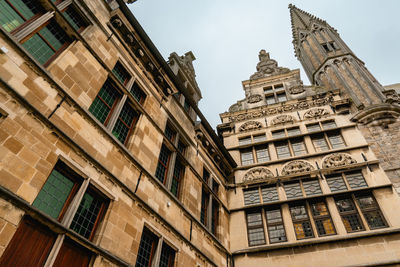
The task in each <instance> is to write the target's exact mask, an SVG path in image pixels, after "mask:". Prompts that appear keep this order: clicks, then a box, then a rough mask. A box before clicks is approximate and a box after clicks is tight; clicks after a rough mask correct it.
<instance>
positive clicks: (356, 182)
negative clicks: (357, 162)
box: [345, 171, 368, 189]
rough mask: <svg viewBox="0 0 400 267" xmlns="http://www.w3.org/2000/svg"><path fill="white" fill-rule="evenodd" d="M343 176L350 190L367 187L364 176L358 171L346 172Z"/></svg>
mask: <svg viewBox="0 0 400 267" xmlns="http://www.w3.org/2000/svg"><path fill="white" fill-rule="evenodd" d="M345 176H346V179H347V182H348V183H349V186H350V188H351V189H356V188H363V187H368V185H367V183H366V182H365V179H364V176H363V175H362V173H361V172H360V171H357V172H347V173H345Z"/></svg>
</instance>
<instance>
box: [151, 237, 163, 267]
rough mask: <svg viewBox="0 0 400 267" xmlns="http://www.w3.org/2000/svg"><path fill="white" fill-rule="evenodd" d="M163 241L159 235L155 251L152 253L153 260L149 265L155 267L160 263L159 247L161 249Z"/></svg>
mask: <svg viewBox="0 0 400 267" xmlns="http://www.w3.org/2000/svg"><path fill="white" fill-rule="evenodd" d="M163 243H164V237H163V236H161V237H160V238H159V239H158V244H157V249H156V252H155V253H154V258H153V259H154V260H153V262H152V263H151V267H157V266H159V265H160V256H161V249H162V245H163Z"/></svg>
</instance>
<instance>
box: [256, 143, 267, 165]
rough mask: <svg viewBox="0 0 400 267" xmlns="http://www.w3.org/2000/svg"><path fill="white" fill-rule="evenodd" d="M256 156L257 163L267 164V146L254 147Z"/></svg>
mask: <svg viewBox="0 0 400 267" xmlns="http://www.w3.org/2000/svg"><path fill="white" fill-rule="evenodd" d="M255 150H256V156H257V162H258V163H261V162H267V161H269V160H270V158H269V152H268V146H266V145H265V146H256V147H255Z"/></svg>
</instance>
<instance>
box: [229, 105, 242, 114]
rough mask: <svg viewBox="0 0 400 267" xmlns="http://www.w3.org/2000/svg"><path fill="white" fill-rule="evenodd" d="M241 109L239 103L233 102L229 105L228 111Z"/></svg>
mask: <svg viewBox="0 0 400 267" xmlns="http://www.w3.org/2000/svg"><path fill="white" fill-rule="evenodd" d="M241 109H242V105H241V104H239V103H236V104H233V105H232V106H230V107H229V112H236V111H239V110H241Z"/></svg>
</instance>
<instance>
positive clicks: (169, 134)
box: [164, 124, 176, 143]
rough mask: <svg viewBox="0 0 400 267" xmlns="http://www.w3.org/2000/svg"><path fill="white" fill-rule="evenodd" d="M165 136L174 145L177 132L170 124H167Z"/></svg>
mask: <svg viewBox="0 0 400 267" xmlns="http://www.w3.org/2000/svg"><path fill="white" fill-rule="evenodd" d="M164 134H165V136H166V137H167V138H168V139H169V141H171V142H172V143H174V141H175V137H176V131H175V130H174V129H172V127H171V126H170V125H169V124H167V126H166V127H165V131H164Z"/></svg>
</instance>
